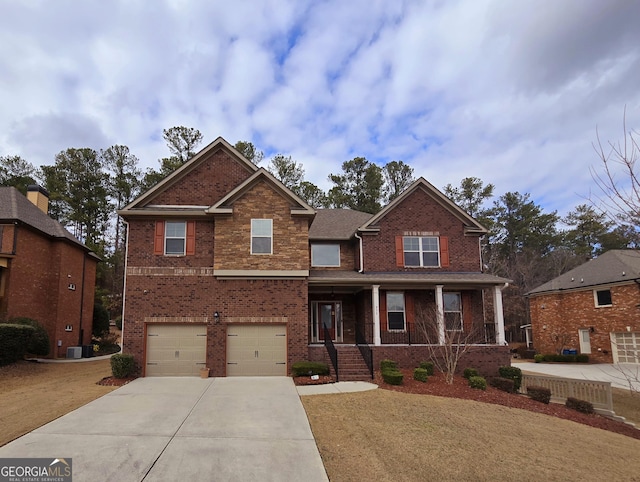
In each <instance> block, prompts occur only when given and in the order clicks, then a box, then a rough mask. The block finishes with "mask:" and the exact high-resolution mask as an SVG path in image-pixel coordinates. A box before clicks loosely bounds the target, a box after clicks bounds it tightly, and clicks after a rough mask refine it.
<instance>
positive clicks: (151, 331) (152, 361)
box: [145, 324, 207, 377]
mask: <svg viewBox="0 0 640 482" xmlns="http://www.w3.org/2000/svg"><path fill="white" fill-rule="evenodd" d="M206 361H207V327H206V325H164V324H162V325H160V324H156V325H147V362H146V365H147V366H146V371H145V375H146V376H148V377H154V376H196V375H199V373H200V368H202V367H204V366H206Z"/></svg>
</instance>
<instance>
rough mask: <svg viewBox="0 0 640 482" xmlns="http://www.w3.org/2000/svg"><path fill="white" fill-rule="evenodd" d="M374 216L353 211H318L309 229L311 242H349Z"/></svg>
mask: <svg viewBox="0 0 640 482" xmlns="http://www.w3.org/2000/svg"><path fill="white" fill-rule="evenodd" d="M372 216H373V214H369V213H363V212H362V211H353V210H351V209H318V210H317V211H316V217H315V218H314V220H313V223H312V224H311V227H310V228H309V239H310V240H312V241H313V240H340V241H342V240H349V239H351V238H352V237H353V235H354V234H355V232H356V230H357V229H358V228H359V227H360V226H362V225H363V224H364V223H366V222H367V221H368V220H369V219H371V217H372Z"/></svg>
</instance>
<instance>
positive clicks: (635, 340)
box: [611, 332, 640, 363]
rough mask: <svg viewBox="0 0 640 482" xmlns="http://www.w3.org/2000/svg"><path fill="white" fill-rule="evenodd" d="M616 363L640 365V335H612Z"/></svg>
mask: <svg viewBox="0 0 640 482" xmlns="http://www.w3.org/2000/svg"><path fill="white" fill-rule="evenodd" d="M611 351H612V352H613V362H614V363H640V333H630V332H624V333H611Z"/></svg>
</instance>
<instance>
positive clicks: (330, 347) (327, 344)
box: [322, 325, 340, 382]
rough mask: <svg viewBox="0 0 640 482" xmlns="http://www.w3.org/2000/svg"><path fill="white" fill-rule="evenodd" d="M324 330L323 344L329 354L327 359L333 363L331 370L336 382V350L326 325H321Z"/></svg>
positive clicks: (337, 379)
mask: <svg viewBox="0 0 640 482" xmlns="http://www.w3.org/2000/svg"><path fill="white" fill-rule="evenodd" d="M322 328H323V330H324V331H323V332H324V346H325V348H326V349H327V353H328V354H329V359H330V360H331V364H332V365H333V370H334V371H335V372H336V382H339V381H340V378H339V375H338V350H336V347H335V345H334V344H333V340H331V333H329V329H328V328H327V327H326V326H324V325H323V326H322Z"/></svg>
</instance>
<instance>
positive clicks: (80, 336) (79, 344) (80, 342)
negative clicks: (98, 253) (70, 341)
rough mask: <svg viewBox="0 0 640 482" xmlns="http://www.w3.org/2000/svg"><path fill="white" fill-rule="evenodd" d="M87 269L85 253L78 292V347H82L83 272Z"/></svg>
mask: <svg viewBox="0 0 640 482" xmlns="http://www.w3.org/2000/svg"><path fill="white" fill-rule="evenodd" d="M86 269H87V253H85V254H84V256H83V257H82V289H81V290H80V329H79V330H78V331H79V333H78V346H82V341H83V340H82V338H84V337H83V335H84V333H83V331H82V312H83V310H84V278H85V271H86Z"/></svg>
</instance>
